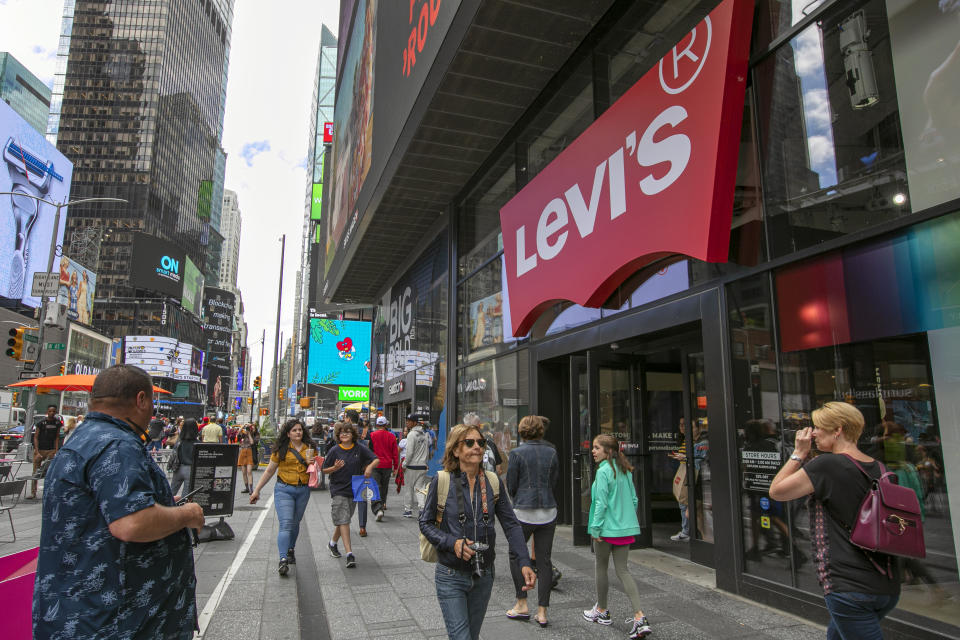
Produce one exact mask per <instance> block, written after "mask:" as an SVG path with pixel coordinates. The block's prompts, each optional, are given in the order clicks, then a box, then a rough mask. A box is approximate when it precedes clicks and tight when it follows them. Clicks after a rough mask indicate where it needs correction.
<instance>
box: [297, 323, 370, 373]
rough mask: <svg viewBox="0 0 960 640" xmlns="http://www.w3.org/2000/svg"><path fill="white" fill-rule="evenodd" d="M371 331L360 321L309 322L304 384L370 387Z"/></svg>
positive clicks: (366, 324)
mask: <svg viewBox="0 0 960 640" xmlns="http://www.w3.org/2000/svg"><path fill="white" fill-rule="evenodd" d="M370 331H371V323H369V322H363V321H360V320H333V319H330V318H311V319H310V345H309V348H308V349H309V350H308V351H307V382H309V383H313V384H331V385H348V386H356V387H366V386H369V384H370Z"/></svg>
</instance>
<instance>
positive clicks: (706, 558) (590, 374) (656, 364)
mask: <svg viewBox="0 0 960 640" xmlns="http://www.w3.org/2000/svg"><path fill="white" fill-rule="evenodd" d="M563 360H565V361H566V365H567V367H568V374H567V376H566V377H567V378H568V385H567V386H568V392H567V394H566V398H565V400H566V403H567V407H566V411H564V414H565V416H569V422H568V424H569V428H567V429H565V430H564V431H565V434H566V436H567V439H568V442H566V443H563V446H562V447H561V448H560V450H562V451H565V452H567V454H568V455H566V456H563V457H565V459H564V460H562V465H563V466H564V468H563V469H562V471H563V473H562V475H561V477H564V478H572V484H571V487H570V489H569V492H564V493H566V494H568V497H569V499H570V500H571V501H572V506H571V510H570V515H571V521H572V524H573V532H574V543H575V544H589V542H590V536H589V534H588V533H587V521H588V519H589V512H590V486H591V484H592V482H593V475H594V470H595V465H594V463H593V459H592V456H591V454H590V448H591V443H592V441H593V438H594V437H596V436H597V435H599V434H610V435H613V436H614V437H616V438H617V439H618V440H620V442H621V450H622V451H623V452H624V454H626V457H627V459H628V461H629V462H630V463H631V464H632V465H633V466H634V479H635V482H636V489H637V496H638V498H639V505H638V510H637V516H638V519H639V521H640V526H641V529H642V534H641V535H640V536H638V537H637V542H636V546H637V547H651V546H652V547H656V548H658V549H662V550H664V551H667V552H670V553H674V554H677V555H681V556H684V557H689V558H691V559H693V560H694V561H696V562H699V563H702V564H712V562H713V518H712V499H711V483H710V464H709V445H708V433H709V425H708V423H707V414H706V409H707V396H706V386H705V382H704V368H703V348H702V339H701V336H700V329H699V326H695V327H692V328H689V329H687V330H685V331H682V332H679V333H678V332H672V333H671V334H669V335H659V334H658V335H656V336H643V337H642V338H637V339H634V340H629V341H620V342H619V343H611V344H608V345H604V346H602V347H598V348H596V349H591V350H588V351H586V352H585V353H580V354H575V355H571V356H568V357H566V358H564V359H563ZM565 422H567V421H566V420H565ZM681 469H682V470H681ZM675 483H676V484H677V486H678V489H677V491H676V492H675V491H674V484H675ZM678 498H679V501H678ZM681 502H682V503H683V504H682V505H681ZM684 521H686V527H684Z"/></svg>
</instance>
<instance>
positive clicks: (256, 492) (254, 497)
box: [250, 489, 260, 504]
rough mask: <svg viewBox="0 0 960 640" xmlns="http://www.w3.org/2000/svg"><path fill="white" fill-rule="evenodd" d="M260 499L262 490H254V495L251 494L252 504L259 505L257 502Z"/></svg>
mask: <svg viewBox="0 0 960 640" xmlns="http://www.w3.org/2000/svg"><path fill="white" fill-rule="evenodd" d="M259 499H260V489H254V490H253V493H251V494H250V504H257V500H259Z"/></svg>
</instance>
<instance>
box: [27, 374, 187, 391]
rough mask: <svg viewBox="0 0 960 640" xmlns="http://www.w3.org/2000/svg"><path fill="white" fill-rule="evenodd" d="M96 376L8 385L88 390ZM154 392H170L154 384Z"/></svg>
mask: <svg viewBox="0 0 960 640" xmlns="http://www.w3.org/2000/svg"><path fill="white" fill-rule="evenodd" d="M96 377H97V376H95V375H92V374H88V373H74V374H70V375H66V376H45V377H43V378H33V379H31V380H24V381H22V382H16V383H14V384H11V385H8V386H10V387H33V388H38V387H42V388H44V389H54V390H56V391H90V390H91V389H93V381H94V380H95V379H96ZM153 392H154V393H172V392H170V391H167V390H166V389H161V388H160V387H158V386H156V385H154V387H153Z"/></svg>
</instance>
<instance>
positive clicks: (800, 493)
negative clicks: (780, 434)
mask: <svg viewBox="0 0 960 640" xmlns="http://www.w3.org/2000/svg"><path fill="white" fill-rule="evenodd" d="M810 417H811V419H812V421H813V428H812V429H811V428H810V427H807V428H805V429H800V430H799V431H797V433H796V436H795V440H794V444H795V449H794V451H793V453H792V454H791V455H790V458H789V459H788V460H787V461H786V462H785V463H784V465H783V467H782V468H781V469H780V471H779V473H777V475H776V477H774V479H773V482H772V483H770V497H771V498H773V499H774V500H780V501H787V500H797V499H799V498H803V497H805V496H811V495H812V496H813V499H812V500H811V501H810V502H809V509H810V539H811V540H812V541H813V549H814V557H815V558H816V562H817V579H818V580H819V581H820V586H821V587H823V599H824V601H825V602H826V605H827V611H828V612H829V613H830V624H829V625H828V626H827V639H828V640H846V639H851V638H856V640H881V639H882V638H883V631H882V630H881V628H880V621H881V620H883V618H884V617H885V616H886V615H887V614H888V613H890V611H892V610H893V608H894V607H896V606H897V601H898V600H899V599H900V573H901V572H900V567H899V563H898V562H896V559H894V560H893V561H890V556H888V555H885V554H882V553H868V552H867V551H864V550H863V549H861V548H859V547H856V546H854V544H853V543H852V542H850V528H851V527H852V525H853V524H854V523H855V522H856V520H857V514H858V513H859V512H860V504H861V503H862V502H863V499H864V497H865V496H866V495H867V493H868V492H869V491H870V487H871V483H872V481H873V480H878V479H879V478H880V476H881V475H882V474H883V473H884V471H885V469H884V466H883V465H882V464H880V463H879V462H878V461H877V460H874V459H873V458H871V457H870V456H868V455H867V454H865V453H863V452H862V451H860V449H859V448H858V447H857V441H858V440H859V439H860V434H861V433H863V425H864V419H863V414H862V413H860V410H859V409H857V408H856V407H855V406H853V405H852V404H848V403H846V402H827V403H826V404H824V405H823V406H822V407H820V408H819V409H815V410H814V411H813V413H812V414H811V416H810ZM813 442H816V444H817V449H818V450H820V451H821V452H823V453H822V454H821V455H818V456H817V457H816V458H813V459H812V460H808V458H809V457H810V450H811V448H812V444H813ZM867 476H869V478H868V477H867Z"/></svg>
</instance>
